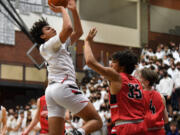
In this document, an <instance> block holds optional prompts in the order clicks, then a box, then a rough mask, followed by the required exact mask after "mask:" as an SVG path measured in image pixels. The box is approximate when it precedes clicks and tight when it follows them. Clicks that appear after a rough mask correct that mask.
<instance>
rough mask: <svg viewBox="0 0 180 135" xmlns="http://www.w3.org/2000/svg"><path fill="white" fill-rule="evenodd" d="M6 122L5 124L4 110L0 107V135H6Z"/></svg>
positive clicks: (5, 115)
mask: <svg viewBox="0 0 180 135" xmlns="http://www.w3.org/2000/svg"><path fill="white" fill-rule="evenodd" d="M6 122H7V114H6V108H5V107H3V106H0V135H6V129H7V125H6Z"/></svg>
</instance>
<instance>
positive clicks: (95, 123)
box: [31, 0, 102, 135]
mask: <svg viewBox="0 0 180 135" xmlns="http://www.w3.org/2000/svg"><path fill="white" fill-rule="evenodd" d="M50 8H51V10H53V11H54V12H57V13H58V12H60V13H61V14H62V19H63V25H62V30H61V32H60V33H59V34H57V33H56V31H55V30H54V29H53V28H52V27H50V26H49V24H48V23H47V22H46V20H44V19H41V20H39V21H37V22H35V23H34V25H33V27H32V28H31V35H32V36H33V37H34V39H35V41H36V42H37V43H39V44H41V45H40V47H39V50H40V54H41V55H42V56H43V58H44V59H45V60H46V61H47V70H48V83H49V84H48V87H47V89H46V92H45V96H46V102H47V108H48V125H49V134H50V135H62V134H63V131H64V116H65V111H66V109H68V110H70V111H71V112H72V113H74V114H76V115H77V116H79V117H81V118H82V119H83V120H84V121H85V125H83V126H82V127H81V128H80V129H77V130H76V131H74V132H73V133H72V134H77V135H88V134H90V133H91V132H93V131H96V130H98V129H100V128H101V127H102V120H101V118H100V116H99V115H98V113H97V112H96V110H95V108H94V107H93V105H92V104H91V103H90V102H89V100H88V99H87V98H85V96H83V95H82V93H81V91H79V89H78V87H77V84H76V76H75V70H74V66H73V61H72V58H71V56H70V52H69V51H68V49H67V48H68V46H69V45H72V44H73V43H74V42H76V41H77V40H78V39H79V38H80V36H81V35H82V34H83V30H82V26H81V22H80V18H79V15H78V12H77V9H76V4H75V0H69V2H68V5H67V8H68V9H69V10H70V11H71V12H72V16H73V20H74V21H73V22H74V29H73V28H72V24H71V20H70V17H69V15H68V13H67V12H66V10H65V8H64V7H62V6H54V5H51V6H50Z"/></svg>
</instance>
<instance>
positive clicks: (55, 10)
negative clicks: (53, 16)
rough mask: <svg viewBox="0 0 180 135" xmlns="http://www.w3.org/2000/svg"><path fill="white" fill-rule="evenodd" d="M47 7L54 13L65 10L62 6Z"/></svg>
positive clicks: (51, 5)
mask: <svg viewBox="0 0 180 135" xmlns="http://www.w3.org/2000/svg"><path fill="white" fill-rule="evenodd" d="M49 7H50V9H51V10H52V11H53V12H55V13H59V12H62V10H63V9H65V8H64V7H63V6H55V5H53V4H50V5H49Z"/></svg>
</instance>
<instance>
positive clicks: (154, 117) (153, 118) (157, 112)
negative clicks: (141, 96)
mask: <svg viewBox="0 0 180 135" xmlns="http://www.w3.org/2000/svg"><path fill="white" fill-rule="evenodd" d="M144 93H145V99H146V116H145V121H146V125H147V128H148V132H155V131H159V130H162V127H163V126H164V120H163V115H164V109H165V106H164V103H163V100H162V98H161V95H160V93H159V92H157V91H155V90H151V91H144ZM154 130H155V131H154ZM164 134H165V132H164Z"/></svg>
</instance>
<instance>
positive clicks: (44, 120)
mask: <svg viewBox="0 0 180 135" xmlns="http://www.w3.org/2000/svg"><path fill="white" fill-rule="evenodd" d="M43 111H46V112H47V105H46V100H45V96H42V97H40V114H41V113H42V112H43ZM40 125H41V132H40V133H41V134H47V133H48V116H47V117H44V116H42V115H40Z"/></svg>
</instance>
